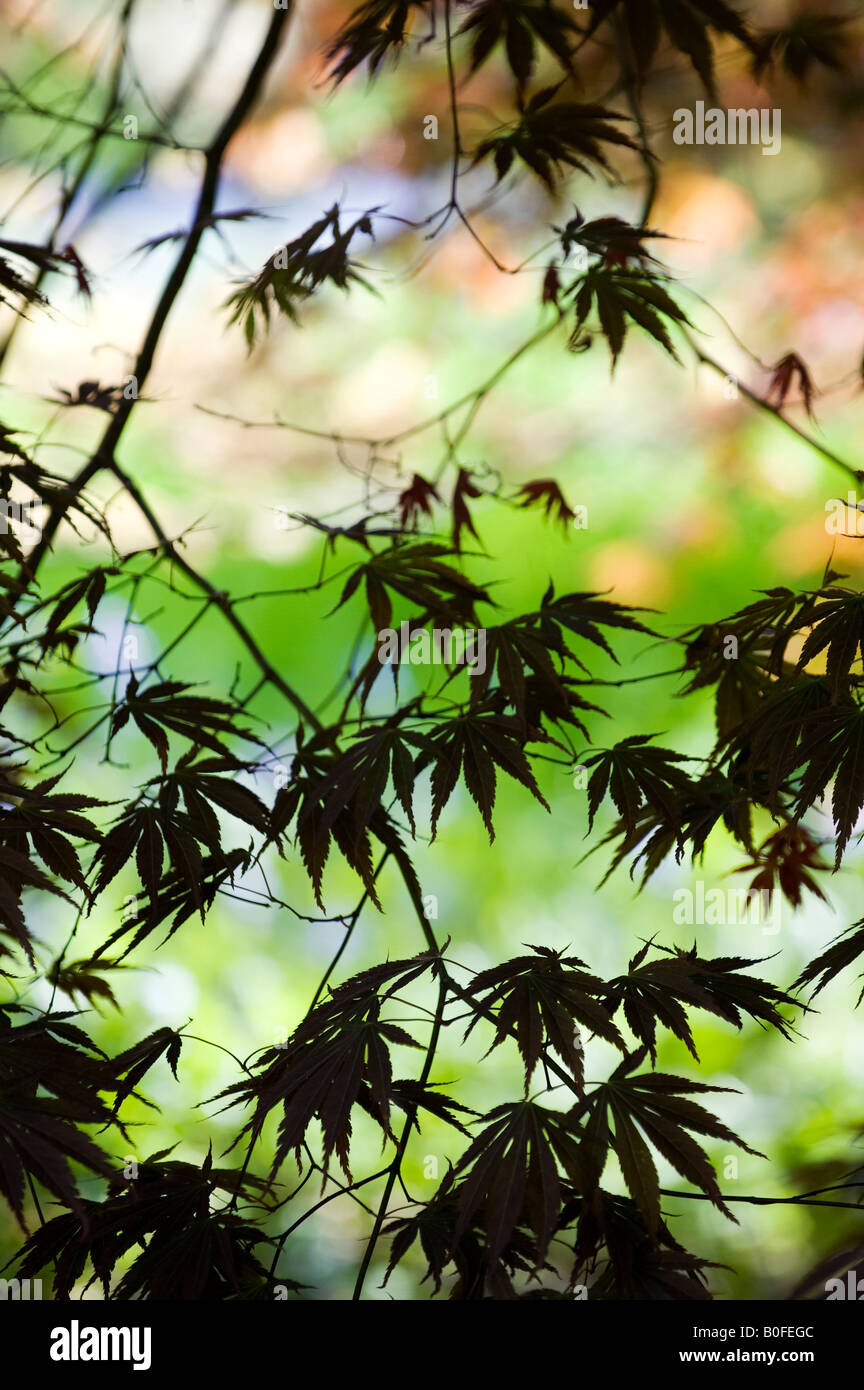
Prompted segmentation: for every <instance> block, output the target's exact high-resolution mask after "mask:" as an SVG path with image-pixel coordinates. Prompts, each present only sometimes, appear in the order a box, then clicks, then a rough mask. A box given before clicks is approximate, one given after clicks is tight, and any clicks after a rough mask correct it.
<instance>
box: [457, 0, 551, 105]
mask: <svg viewBox="0 0 864 1390" xmlns="http://www.w3.org/2000/svg"><path fill="white" fill-rule="evenodd" d="M460 3H461V4H463V5H466V4H467V5H469V6H470V10H471V12H470V14H469V15H468V17H467V19H466V20H465V22H464V23H463V25H462V26H461V28H460V29H459V30H458V32H459V33H460V34H468V33H470V34H473V39H474V42H473V45H472V48H471V61H470V71H471V72H476V71H477V69H478V68H479V67H481V66H482V64H483V63H485V62H486V59H487V58H488V57H489V55H490V53H491V52H492V50H493V49H494V48H495V46H496V44H498V43H501V42H503V44H504V46H505V51H506V55H507V64H508V67H509V68H510V71H511V72H512V74H513V76H514V78H515V79H516V86H517V89H518V91H519V92H520V93H521V92H523V91H524V90H525V86H526V84H527V82H528V80H529V78H530V77H531V74H532V73H533V71H534V68H535V66H536V62H537V43H536V40H539V41H540V43H541V44H542V45H543V46H544V48H546V49H547V50H548V51H549V52H550V53H551V54H552V55H553V56H554V57H555V58H556V59H557V60H558V62H559V64H560V65H561V67H562V68H563V69H564V70H565V72H568V73H569V72H572V71H573V64H572V53H573V40H574V38H577V37H578V35H579V28H578V26H577V25H576V23H575V22H574V20H573V19H572V18H571V16H570V15H568V14H567V13H566V12H565V11H563V10H561V9H559V8H558V7H557V6H555V5H551V4H549V3H548V0H539V3H538V2H537V0H534V3H526V2H525V0H460Z"/></svg>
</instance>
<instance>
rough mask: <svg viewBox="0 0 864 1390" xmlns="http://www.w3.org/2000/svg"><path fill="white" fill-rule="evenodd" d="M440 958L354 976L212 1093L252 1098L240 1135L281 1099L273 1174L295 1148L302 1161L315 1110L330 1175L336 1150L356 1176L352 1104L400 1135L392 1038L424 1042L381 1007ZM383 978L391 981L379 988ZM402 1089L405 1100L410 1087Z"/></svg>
mask: <svg viewBox="0 0 864 1390" xmlns="http://www.w3.org/2000/svg"><path fill="white" fill-rule="evenodd" d="M436 960H437V957H433V956H430V955H429V954H423V955H420V956H415V957H414V958H413V959H411V960H399V961H391V962H388V963H387V964H386V965H383V966H376V967H373V968H372V969H371V970H367V971H363V972H361V973H360V974H359V975H355V976H353V977H352V979H350V980H347V981H346V982H345V984H343V985H340V986H339V988H338V989H336V990H334V991H333V993H332V994H331V996H330V998H329V999H328V1000H326V1001H324V1002H322V1003H320V1004H318V1005H317V1007H316V1008H315V1009H313V1010H312V1011H311V1013H309V1014H307V1015H306V1017H305V1019H304V1020H303V1021H302V1023H300V1025H299V1026H298V1027H297V1028H296V1029H295V1030H294V1032H293V1033H292V1035H291V1037H290V1038H289V1040H288V1042H287V1043H286V1044H285V1045H284V1047H276V1048H269V1049H267V1051H265V1052H264V1053H263V1055H262V1056H261V1057H259V1058H258V1060H257V1061H256V1062H255V1064H254V1074H253V1073H250V1075H249V1076H247V1077H246V1078H245V1079H244V1080H243V1081H240V1082H237V1083H236V1084H235V1085H233V1086H229V1087H228V1088H227V1089H226V1090H224V1091H222V1092H220V1094H219V1096H217V1097H215V1098H214V1099H217V1100H219V1099H223V1098H225V1097H230V1098H231V1100H230V1104H232V1105H239V1104H244V1105H251V1106H253V1114H252V1117H251V1119H250V1120H249V1121H248V1122H247V1123H246V1125H245V1126H244V1128H243V1130H242V1131H241V1134H240V1135H238V1138H237V1140H235V1143H237V1142H239V1139H240V1138H241V1137H242V1136H243V1135H244V1134H247V1133H248V1134H250V1136H251V1137H252V1139H253V1140H254V1139H257V1137H258V1135H259V1134H260V1133H261V1129H262V1127H263V1125H264V1122H265V1120H266V1118H267V1116H268V1115H269V1114H270V1112H271V1111H272V1110H273V1109H274V1108H275V1107H277V1106H281V1108H282V1119H281V1122H280V1125H279V1131H278V1135H277V1139H276V1149H275V1153H274V1156H273V1164H272V1168H271V1178H272V1177H274V1176H275V1174H276V1173H277V1172H278V1170H279V1168H280V1167H281V1165H282V1164H283V1163H284V1161H285V1159H286V1158H287V1157H288V1155H289V1154H290V1153H291V1152H292V1151H293V1152H294V1153H295V1155H296V1158H297V1162H298V1165H299V1164H300V1162H301V1157H302V1146H303V1142H304V1139H305V1136H306V1131H307V1130H308V1128H309V1125H310V1124H311V1122H312V1120H313V1119H314V1118H315V1117H316V1116H317V1118H318V1119H319V1120H320V1122H321V1131H322V1137H323V1169H324V1174H325V1182H326V1173H327V1169H328V1167H329V1164H330V1160H331V1158H332V1156H333V1155H334V1154H335V1155H336V1157H337V1158H338V1160H339V1162H340V1164H341V1166H342V1168H343V1170H344V1172H345V1173H346V1175H347V1176H348V1178H349V1180H350V1177H351V1174H350V1169H349V1167H348V1161H349V1154H350V1146H351V1112H352V1109H353V1107H354V1106H355V1105H356V1104H360V1105H361V1106H362V1108H363V1109H364V1110H366V1111H367V1113H369V1114H371V1115H373V1117H374V1118H375V1120H376V1121H377V1123H378V1124H379V1125H380V1126H381V1128H382V1130H383V1131H384V1135H385V1137H386V1138H389V1139H393V1138H394V1136H393V1132H392V1129H391V1126H390V1107H391V1104H392V1102H393V1074H392V1068H391V1062H390V1049H389V1047H388V1043H389V1044H393V1043H396V1044H400V1045H402V1046H405V1047H412V1048H417V1047H419V1044H418V1043H417V1042H416V1041H415V1040H414V1038H412V1037H411V1035H410V1034H409V1033H407V1032H406V1031H405V1029H404V1028H402V1027H400V1026H398V1025H397V1024H395V1023H389V1022H387V1021H386V1020H385V1019H382V1018H381V1010H382V1007H383V1006H384V1005H385V1004H386V1003H387V1001H388V999H389V998H390V996H391V995H392V994H394V993H396V992H397V991H399V990H401V989H403V988H404V987H405V986H407V985H408V984H410V983H411V981H412V980H415V979H417V978H418V977H419V976H420V975H422V974H423V973H424V972H425V971H427V970H428V969H430V967H431V966H432V965H433V964H434V963H435V961H436ZM383 985H388V986H389V988H388V989H386V990H384V992H383V993H381V989H382V986H383ZM401 1094H402V1099H403V1100H404V1098H405V1092H404V1088H403V1091H402V1093H401ZM415 1099H416V1097H415ZM427 1108H429V1107H427Z"/></svg>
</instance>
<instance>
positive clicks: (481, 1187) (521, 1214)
mask: <svg viewBox="0 0 864 1390" xmlns="http://www.w3.org/2000/svg"><path fill="white" fill-rule="evenodd" d="M483 1119H484V1120H487V1121H489V1123H488V1124H487V1127H486V1128H485V1129H484V1130H483V1131H482V1133H481V1134H479V1135H477V1137H476V1138H475V1139H474V1141H473V1142H472V1143H471V1144H470V1145H469V1147H468V1148H467V1149H466V1151H465V1153H464V1154H463V1155H462V1157H461V1158H460V1159H459V1161H458V1162H457V1163H456V1165H455V1167H454V1168H452V1169H451V1171H450V1172H449V1173H448V1174H447V1176H446V1178H445V1179H444V1181H443V1183H442V1184H441V1187H440V1188H439V1193H440V1194H443V1193H445V1192H447V1191H448V1190H449V1189H450V1187H451V1186H452V1185H453V1183H454V1182H455V1180H456V1179H457V1178H458V1177H460V1176H462V1175H463V1174H465V1175H466V1176H465V1179H464V1181H463V1182H462V1183H461V1184H460V1186H459V1189H458V1207H457V1218H456V1223H455V1226H454V1229H453V1234H452V1238H451V1239H452V1244H451V1251H452V1248H453V1247H454V1246H455V1245H456V1244H457V1242H458V1241H459V1238H460V1236H461V1235H463V1234H464V1233H465V1232H466V1231H467V1230H468V1229H469V1228H470V1226H471V1225H472V1224H473V1222H474V1221H475V1220H476V1219H478V1217H479V1219H480V1220H481V1221H482V1226H483V1229H484V1231H485V1234H486V1255H487V1258H488V1260H489V1261H490V1263H493V1264H494V1263H495V1262H496V1261H497V1260H498V1259H500V1258H501V1256H502V1254H503V1252H504V1250H505V1249H506V1247H507V1245H508V1243H509V1241H510V1240H511V1238H512V1236H513V1234H514V1232H515V1230H516V1227H517V1226H519V1225H522V1224H525V1225H527V1226H529V1227H530V1229H531V1231H532V1232H533V1235H534V1238H535V1241H536V1243H537V1262H538V1265H539V1263H540V1262H541V1261H542V1260H543V1259H544V1257H545V1254H546V1251H547V1249H548V1247H549V1242H550V1240H551V1239H552V1236H553V1234H554V1232H555V1229H556V1225H557V1221H558V1214H559V1212H560V1209H561V1191H562V1189H561V1181H560V1178H559V1175H558V1164H559V1163H560V1165H561V1167H562V1168H563V1169H564V1171H565V1173H566V1174H567V1176H568V1177H569V1178H570V1180H571V1182H573V1183H574V1184H575V1185H577V1186H578V1185H581V1183H582V1181H583V1176H584V1170H583V1167H582V1164H581V1161H580V1157H579V1134H578V1130H577V1129H576V1128H575V1126H574V1125H573V1123H572V1121H571V1120H570V1119H569V1118H568V1117H567V1116H566V1115H562V1114H560V1113H557V1112H554V1111H551V1110H547V1109H545V1108H544V1107H543V1106H541V1105H537V1104H535V1102H533V1101H530V1100H522V1101H517V1102H515V1103H511V1104H505V1105H498V1106H496V1107H495V1108H494V1109H493V1110H490V1111H489V1112H488V1113H487V1114H486V1115H484V1116H483ZM556 1160H557V1161H556ZM436 1195H437V1194H436ZM433 1200H434V1199H433Z"/></svg>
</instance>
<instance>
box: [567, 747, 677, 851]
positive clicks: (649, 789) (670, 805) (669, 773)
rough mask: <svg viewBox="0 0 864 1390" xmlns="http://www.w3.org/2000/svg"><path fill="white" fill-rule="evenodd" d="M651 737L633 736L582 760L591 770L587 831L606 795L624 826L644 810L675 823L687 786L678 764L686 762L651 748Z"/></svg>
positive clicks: (667, 749) (674, 754) (670, 751)
mask: <svg viewBox="0 0 864 1390" xmlns="http://www.w3.org/2000/svg"><path fill="white" fill-rule="evenodd" d="M653 737H654V735H653V734H633V735H631V736H630V738H625V739H622V740H621V741H620V743H616V744H615V746H614V747H613V748H605V749H602V750H601V751H600V752H598V753H592V754H591V756H590V757H587V758H582V759H581V762H582V765H583V766H584V767H593V768H594V771H593V772H592V773H591V776H590V778H589V779H588V829H589V830H590V829H591V827H592V826H593V824H594V817H595V815H596V814H597V809H598V807H599V805H600V802H601V801H602V800H603V797H604V796H605V795H606V793H607V791H608V793H609V795H610V796H611V797H612V800H613V801H614V803H615V806H616V809H617V811H618V814H619V815H620V816H621V819H622V822H623V823H624V824H625V825H627V826H633V825H635V823H636V820H637V818H638V814H639V812H640V810H641V809H642V807H643V806H650V807H652V808H653V809H654V810H658V811H660V812H662V813H663V814H664V815H665V816H666V817H667V819H668V820H669V821H670V822H673V823H674V821H675V819H676V812H677V805H678V793H680V792H681V790H682V789H683V788H684V787H686V786H687V784H688V778H687V776H686V774H685V773H684V772H683V770H682V769H681V768H680V767H678V764H679V763H682V762H687V761H688V759H687V758H686V757H685V755H684V754H683V753H673V752H672V750H671V749H669V748H653V747H651V744H650V740H651V738H653Z"/></svg>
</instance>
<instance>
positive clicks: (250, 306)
mask: <svg viewBox="0 0 864 1390" xmlns="http://www.w3.org/2000/svg"><path fill="white" fill-rule="evenodd" d="M377 211H378V209H377V208H370V209H369V211H368V212H364V213H363V214H362V215H361V216H360V217H358V218H357V219H356V220H355V221H354V222H352V223H351V225H350V226H348V227H345V228H343V227H342V224H341V221H340V217H341V209H340V207H339V204H338V203H334V205H333V207H331V208H330V210H329V211H328V212H326V213H325V214H324V216H323V217H321V218H319V220H318V221H317V222H313V223H312V225H311V226H310V227H308V228H307V229H306V231H305V232H303V233H302V234H301V235H300V236H299V237H296V238H295V239H294V241H290V242H288V243H287V244H286V245H285V246H281V247H280V248H279V250H278V251H276V252H274V254H273V255H272V256H271V257H270V259H269V260H268V261H267V262H266V264H265V265H264V267H263V269H262V270H261V271H260V272H259V273H258V275H256V276H255V277H254V278H253V279H252V280H248V281H239V282H238V284H239V288H238V289H237V290H236V291H235V292H234V294H232V295H231V296H230V297H229V298H228V300H227V301H226V305H227V306H229V307H231V308H232V313H231V318H230V320H229V322H230V323H240V324H241V325H242V328H243V334H244V337H245V339H246V345H247V347H248V349H249V351H250V352H251V350H252V348H253V346H254V343H255V335H256V333H257V331H258V325H259V319H260V324H261V327H262V329H263V330H264V331H265V332H267V331H269V328H270V322H271V318H272V315H273V312H274V310H278V311H279V312H280V313H282V314H284V315H285V316H286V317H287V318H289V319H290V320H291V321H292V323H295V324H299V313H298V311H299V306H300V304H301V303H303V302H305V301H306V300H307V299H309V298H310V297H311V296H312V295H313V294H315V292H316V291H317V290H319V289H320V288H321V286H322V285H323V284H325V283H326V282H328V281H329V283H331V284H333V285H336V286H337V287H338V288H339V289H341V290H348V289H350V287H351V285H352V284H359V285H363V286H364V288H366V289H368V290H371V288H372V287H371V285H370V284H369V283H368V281H367V280H365V279H364V278H363V276H362V275H360V273H359V271H358V269H357V263H356V262H355V261H353V260H352V259H351V255H350V250H351V243H352V241H353V240H354V238H355V236H357V235H360V234H363V235H365V236H369V237H371V236H372V234H373V233H372V217H373V215H374V214H375V213H376V212H377ZM327 235H329V236H330V240H329V242H326V243H325V244H324V245H323V246H319V245H318V243H319V242H320V241H321V238H322V237H326V236H327Z"/></svg>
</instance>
